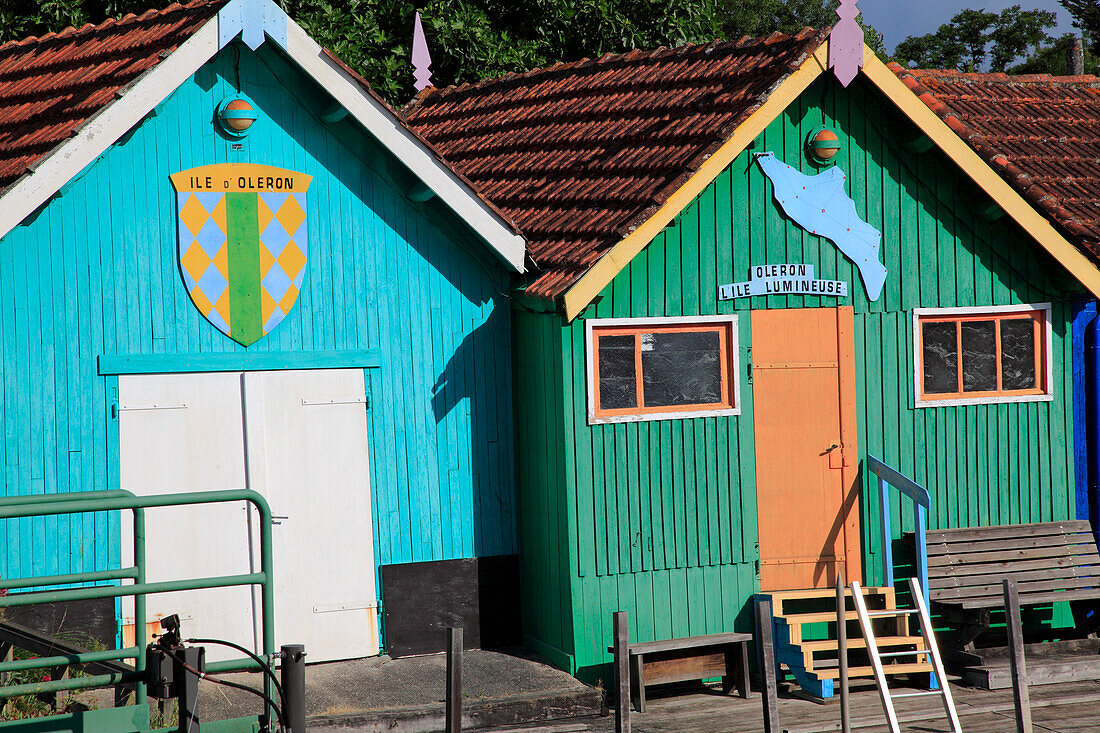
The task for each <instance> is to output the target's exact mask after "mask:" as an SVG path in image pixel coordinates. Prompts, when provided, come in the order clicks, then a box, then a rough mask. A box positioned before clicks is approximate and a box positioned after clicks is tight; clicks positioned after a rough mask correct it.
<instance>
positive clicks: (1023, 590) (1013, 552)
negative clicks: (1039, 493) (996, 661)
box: [925, 520, 1100, 649]
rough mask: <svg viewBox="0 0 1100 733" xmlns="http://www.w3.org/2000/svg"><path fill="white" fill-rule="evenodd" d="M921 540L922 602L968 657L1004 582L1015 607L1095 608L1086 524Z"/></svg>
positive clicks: (951, 533) (937, 533) (970, 531)
mask: <svg viewBox="0 0 1100 733" xmlns="http://www.w3.org/2000/svg"><path fill="white" fill-rule="evenodd" d="M925 536H926V538H927V545H928V593H929V598H930V600H931V601H932V602H933V603H935V604H937V609H938V610H940V611H942V612H943V614H944V619H945V620H946V621H948V622H949V623H953V624H961V625H962V627H961V628H960V630H959V638H958V639H957V640H956V643H957V644H958V645H959V646H960V647H962V648H965V649H973V642H974V640H975V639H977V638H978V637H979V636H980V635H981V634H982V633H983V632H985V631H986V630H987V629H988V628H989V626H990V611H991V610H992V609H997V608H1002V607H1003V606H1004V597H1003V595H1002V585H1001V583H1002V581H1003V580H1004V579H1005V578H1013V579H1015V580H1016V583H1017V587H1018V588H1019V592H1020V604H1021V605H1038V604H1047V603H1054V602H1057V601H1070V602H1072V603H1073V604H1074V605H1076V606H1078V607H1080V606H1081V605H1093V604H1095V602H1096V601H1097V600H1100V555H1098V554H1097V551H1096V542H1095V540H1094V539H1093V535H1092V528H1091V526H1090V525H1089V523H1088V522H1087V521H1084V520H1067V521H1064V522H1043V523H1038V524H1011V525H1004V526H1000V527H968V528H962V529H942V530H933V531H929V532H927V533H926V535H925ZM1076 610H1077V609H1075V611H1076ZM1075 616H1078V614H1077V613H1075ZM1078 618H1081V616H1078ZM1095 628H1096V627H1095V626H1093V625H1091V624H1090V625H1089V626H1088V627H1086V628H1085V629H1084V630H1085V631H1086V633H1092V632H1094V631H1095Z"/></svg>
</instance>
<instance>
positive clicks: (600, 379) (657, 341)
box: [587, 316, 740, 422]
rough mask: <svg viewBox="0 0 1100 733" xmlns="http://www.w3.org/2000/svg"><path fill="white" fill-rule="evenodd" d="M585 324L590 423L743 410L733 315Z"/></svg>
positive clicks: (735, 327) (608, 321) (602, 320)
mask: <svg viewBox="0 0 1100 733" xmlns="http://www.w3.org/2000/svg"><path fill="white" fill-rule="evenodd" d="M587 328H588V357H589V358H588V364H589V421H590V422H628V421H637V420H660V419H672V418H682V417H697V416H706V415H717V414H726V415H735V414H738V413H739V411H740V410H739V407H740V405H739V402H738V380H737V368H736V361H737V360H736V354H737V322H736V317H735V316H704V317H699V318H698V319H691V320H687V319H671V318H659V319H598V320H590V321H588V324H587Z"/></svg>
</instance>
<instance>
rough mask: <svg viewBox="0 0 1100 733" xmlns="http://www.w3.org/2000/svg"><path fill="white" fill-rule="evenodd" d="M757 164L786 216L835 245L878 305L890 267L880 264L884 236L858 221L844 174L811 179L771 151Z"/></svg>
mask: <svg viewBox="0 0 1100 733" xmlns="http://www.w3.org/2000/svg"><path fill="white" fill-rule="evenodd" d="M756 162H757V163H759V164H760V169H761V170H763V171H764V175H766V176H767V177H768V178H769V179H770V180H771V182H772V185H773V186H774V188H775V200H776V202H778V204H779V208H781V209H782V210H783V213H784V214H786V215H787V216H789V217H790V218H791V219H793V220H794V222H795V223H796V224H798V225H799V226H800V227H802V228H803V229H805V230H806V231H808V232H810V233H811V234H817V235H819V236H822V237H825V238H826V239H828V240H829V241H830V242H832V243H833V244H835V245H836V246H837V248H838V249H839V250H840V251H841V252H843V253H844V256H845V257H847V258H848V259H850V260H851V261H852V262H853V263H855V265H856V267H858V268H859V274H860V277H862V278H863V287H864V288H865V289H866V290H867V297H868V298H869V299H871V300H872V301H875V300H878V296H879V295H881V294H882V286H883V284H885V282H886V267H885V266H883V264H882V263H881V262H879V261H878V250H879V246H880V244H881V242H882V233H881V232H879V230H878V229H875V228H874V227H873V226H871V225H870V224H868V223H867V222H865V221H863V219H860V218H859V214H857V213H856V205H855V202H854V201H852V199H851V198H849V197H848V194H847V193H845V191H844V181H845V176H844V171H842V170H840V169H839V168H829V169H828V170H826V171H823V172H821V173H819V174H817V175H816V176H807V175H806V174H804V173H801V172H799V171H797V170H795V169H794V168H792V167H791V166H789V165H787V164H786V163H784V162H782V161H780V160H779V159H778V158H776V157H775V153H772V152H767V153H760V154H759V155H757V156H756Z"/></svg>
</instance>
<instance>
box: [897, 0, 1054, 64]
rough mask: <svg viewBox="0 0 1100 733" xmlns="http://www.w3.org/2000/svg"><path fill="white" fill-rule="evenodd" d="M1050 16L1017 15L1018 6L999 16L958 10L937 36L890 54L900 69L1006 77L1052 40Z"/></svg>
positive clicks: (908, 43)
mask: <svg viewBox="0 0 1100 733" xmlns="http://www.w3.org/2000/svg"><path fill="white" fill-rule="evenodd" d="M1057 20H1058V19H1057V17H1056V15H1055V14H1054V13H1053V12H1051V11H1048V10H1021V8H1020V6H1019V5H1013V6H1011V7H1009V8H1005V9H1004V10H1002V11H1001V12H1000V13H991V12H988V11H985V10H971V9H966V10H962V11H960V12H958V13H956V14H955V16H954V17H953V18H951V20H949V21H948V22H946V23H944V24H943V25H941V26H940V27H939V29H938V30H937V31H936V32H935V33H928V34H926V35H923V36H909V37H908V38H906V39H905V40H904V41H902V42H901V43H899V44H898V45H897V48H895V49H894V56H895V57H896V58H897V59H898V60H899V61H900V62H901V63H903V64H908V65H909V66H918V67H923V68H936V69H959V70H960V71H984V70H985V69H986V68H988V69H989V70H990V71H1005V70H1006V69H1007V68H1008V65H1009V64H1010V63H1012V62H1013V61H1015V60H1016V59H1019V58H1025V59H1026V58H1030V57H1032V56H1034V55H1035V54H1037V53H1038V52H1040V51H1041V50H1043V49H1044V48H1046V47H1047V44H1049V43H1050V42H1051V41H1052V40H1053V39H1052V38H1051V37H1050V35H1049V34H1048V33H1047V31H1048V30H1049V29H1051V28H1053V27H1054V26H1055V25H1056V24H1057Z"/></svg>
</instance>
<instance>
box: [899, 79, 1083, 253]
mask: <svg viewBox="0 0 1100 733" xmlns="http://www.w3.org/2000/svg"><path fill="white" fill-rule="evenodd" d="M890 69H891V70H892V71H893V72H894V73H895V74H897V75H898V77H899V78H900V79H901V80H902V81H903V82H905V84H906V85H907V86H908V87H909V88H910V89H911V90H912V91H913V93H914V94H916V95H917V96H918V97H919V98H920V99H921V100H922V101H923V102H924V103H925V104H927V105H928V107H929V108H930V109H932V111H934V112H935V113H936V114H937V115H938V116H939V117H940V118H941V119H943V120H944V122H946V123H947V125H948V126H949V127H951V129H952V130H954V131H955V132H956V133H957V134H958V135H959V136H960V137H961V138H962V139H963V140H965V141H966V142H967V143H968V144H969V145H970V146H971V147H972V148H973V149H974V150H975V152H977V153H978V154H979V155H980V156H981V157H982V158H984V159H985V160H986V162H988V163H989V164H990V166H992V167H993V169H994V170H996V171H997V172H998V173H1000V174H1001V176H1003V177H1004V178H1005V180H1006V181H1008V182H1009V183H1010V184H1011V185H1012V186H1014V187H1015V188H1016V190H1017V191H1019V192H1020V193H1021V194H1022V195H1023V196H1024V197H1025V198H1026V199H1027V200H1028V201H1030V202H1031V204H1032V205H1033V206H1035V207H1036V208H1037V209H1038V210H1039V211H1041V212H1043V213H1044V214H1045V215H1046V216H1047V217H1048V218H1049V219H1050V220H1051V221H1052V222H1053V223H1054V224H1055V226H1057V227H1059V228H1060V229H1061V230H1062V233H1063V234H1064V235H1066V237H1067V238H1068V239H1069V240H1070V241H1071V242H1073V243H1074V244H1075V245H1076V246H1077V247H1078V249H1080V250H1081V251H1082V252H1083V253H1084V254H1085V255H1086V256H1087V257H1089V258H1090V259H1091V260H1092V261H1093V262H1094V263H1097V264H1100V78H1097V77H1095V76H1061V77H1058V76H1048V75H1046V74H1040V75H1028V76H1009V75H1006V74H980V73H978V74H966V73H962V72H958V71H938V70H937V71H933V70H918V69H906V68H904V67H902V66H900V65H898V64H890Z"/></svg>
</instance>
